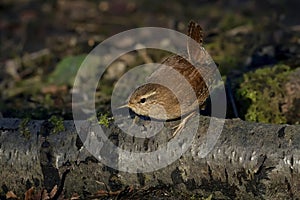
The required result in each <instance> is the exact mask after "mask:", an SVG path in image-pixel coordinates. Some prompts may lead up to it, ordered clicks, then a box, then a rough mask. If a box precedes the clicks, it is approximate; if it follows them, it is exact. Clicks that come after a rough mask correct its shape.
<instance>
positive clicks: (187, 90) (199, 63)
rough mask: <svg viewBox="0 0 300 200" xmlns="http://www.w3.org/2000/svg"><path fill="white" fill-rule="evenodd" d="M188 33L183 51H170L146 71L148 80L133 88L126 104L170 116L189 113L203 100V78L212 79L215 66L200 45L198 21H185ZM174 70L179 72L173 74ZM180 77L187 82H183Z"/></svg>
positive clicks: (146, 113)
mask: <svg viewBox="0 0 300 200" xmlns="http://www.w3.org/2000/svg"><path fill="white" fill-rule="evenodd" d="M188 36H189V39H188V41H187V49H186V52H187V55H186V56H184V57H182V56H179V55H172V56H170V57H168V58H167V59H165V60H164V61H163V62H162V65H161V66H159V67H158V69H157V70H156V71H154V72H153V73H152V74H151V75H150V77H149V78H148V80H147V81H148V83H147V84H145V85H142V86H140V87H139V88H137V89H136V90H135V91H134V92H133V94H132V95H131V97H130V99H129V101H128V107H129V108H131V109H132V110H133V111H134V112H135V113H137V114H139V115H144V116H150V117H153V118H156V119H161V120H171V119H176V118H179V117H181V116H183V115H186V114H189V113H191V112H193V111H195V110H196V109H197V108H199V106H201V105H202V104H204V102H205V101H206V99H207V97H208V96H209V91H208V86H207V85H206V83H205V81H204V80H211V79H212V77H213V74H214V70H215V68H213V67H211V66H210V65H212V64H214V63H213V61H212V59H211V58H210V56H209V55H208V53H207V52H206V51H205V50H204V48H203V47H202V42H203V31H202V28H201V27H200V25H199V24H197V23H195V22H193V21H191V22H190V23H189V27H188ZM193 40H195V41H196V43H195V41H193ZM197 43H198V44H200V45H201V47H199V45H196V44H197ZM164 65H166V66H169V67H166V66H164ZM170 67H171V69H170ZM172 69H173V70H172ZM176 73H179V74H178V75H174V74H176ZM184 79H185V80H186V81H187V82H188V83H189V84H184V83H183V82H184V81H183V80H184ZM208 84H209V81H208ZM169 88H171V89H172V90H173V91H174V92H172V91H171V90H170V89H169ZM195 98H196V99H195ZM179 99H181V100H179Z"/></svg>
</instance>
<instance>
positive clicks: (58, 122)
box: [49, 115, 65, 134]
mask: <svg viewBox="0 0 300 200" xmlns="http://www.w3.org/2000/svg"><path fill="white" fill-rule="evenodd" d="M49 122H51V123H52V124H53V126H54V127H53V129H52V133H54V134H57V133H59V132H62V131H65V126H64V123H63V122H64V120H63V118H62V117H57V116H54V115H53V116H51V118H50V119H49Z"/></svg>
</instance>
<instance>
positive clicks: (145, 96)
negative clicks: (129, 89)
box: [141, 91, 156, 98]
mask: <svg viewBox="0 0 300 200" xmlns="http://www.w3.org/2000/svg"><path fill="white" fill-rule="evenodd" d="M155 94H156V91H154V92H151V93H149V94H145V95H144V96H141V98H148V97H150V96H152V95H155Z"/></svg>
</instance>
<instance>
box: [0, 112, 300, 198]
mask: <svg viewBox="0 0 300 200" xmlns="http://www.w3.org/2000/svg"><path fill="white" fill-rule="evenodd" d="M209 121H210V118H209V117H205V116H200V118H199V122H200V124H201V126H200V128H199V129H198V131H197V133H196V135H195V136H194V138H193V140H192V143H191V145H190V146H189V148H188V150H187V151H186V152H185V153H184V154H183V155H182V156H180V158H179V159H177V160H176V161H175V162H173V163H167V166H166V167H163V168H161V169H158V170H156V171H152V172H143V169H140V171H136V173H128V172H126V171H119V170H118V169H114V168H111V167H110V166H106V165H104V164H103V163H105V162H102V161H101V162H100V161H98V160H97V159H96V158H95V156H94V155H92V154H91V153H89V152H88V150H87V149H86V148H85V146H84V145H83V144H87V143H86V142H87V141H88V140H87V138H84V137H82V134H81V137H79V135H78V134H77V131H76V128H75V125H74V122H73V121H64V127H65V131H62V132H58V133H54V132H53V126H51V125H49V122H47V121H42V120H31V121H27V123H25V124H24V120H21V119H0V172H1V173H0V179H1V181H0V185H1V189H0V193H2V194H3V193H5V192H7V191H14V192H15V194H17V195H18V196H22V195H23V194H24V192H25V191H26V190H28V189H29V188H31V187H35V188H37V189H41V188H45V189H47V190H48V191H49V190H51V189H52V188H53V187H54V186H55V185H58V186H59V185H61V184H62V182H61V177H62V174H63V173H64V172H65V171H66V170H68V169H71V171H70V173H68V174H67V176H66V180H65V182H64V193H65V196H67V197H70V196H71V195H72V194H73V193H75V192H76V193H78V194H79V195H80V196H81V197H82V198H85V197H87V196H89V195H91V194H95V193H96V192H97V191H99V190H109V191H118V190H121V189H122V188H125V187H126V186H128V185H131V186H134V187H135V188H142V187H150V186H158V185H167V186H172V187H173V188H174V189H175V190H178V191H180V192H183V193H185V194H188V195H192V194H199V195H203V196H209V195H212V196H213V198H215V199H297V198H300V193H299V192H298V190H299V189H300V126H299V125H273V124H261V123H250V122H245V121H242V120H239V119H227V120H225V125H224V127H223V131H222V133H221V135H220V137H219V138H218V139H217V140H216V144H215V145H214V146H213V148H212V151H210V152H209V153H208V154H207V155H206V156H205V157H203V155H202V154H201V152H200V151H201V149H199V147H200V146H201V145H203V144H202V143H201V142H202V141H201V138H202V136H203V133H204V132H205V131H206V128H207V127H208V124H209ZM172 123H173V122H166V127H165V128H163V129H162V130H161V133H159V135H158V136H154V137H152V138H134V137H132V136H130V135H127V134H126V133H123V132H122V131H121V130H120V129H119V128H118V127H117V126H115V125H111V126H109V128H105V127H103V129H104V130H105V131H104V132H105V134H106V135H107V138H109V140H110V141H112V143H113V144H115V145H116V146H118V147H120V148H121V149H128V151H129V152H130V151H132V152H134V151H141V149H142V151H143V152H153V151H155V150H157V149H158V148H159V146H161V145H163V144H164V142H168V139H166V138H167V137H166V136H168V135H170V133H171V132H172V129H171V127H172V126H173V124H172ZM80 131H82V132H84V133H85V135H86V136H87V135H88V134H90V133H91V132H93V124H92V123H90V122H87V121H86V122H83V123H82V129H81V130H80ZM83 135H84V134H83ZM84 139H86V140H84ZM105 145H106V144H104V146H103V148H102V150H104V151H106V150H107V151H109V150H108V149H107V147H109V146H105ZM109 153H110V155H111V158H114V161H113V162H114V165H115V166H118V165H120V164H122V162H121V161H122V160H124V159H125V158H122V155H120V154H119V153H118V152H117V151H111V152H109ZM162 158H163V157H162ZM102 159H105V158H102ZM140 159H142V158H140ZM100 160H101V159H100ZM141 162H142V160H141ZM136 164H137V163H129V164H127V165H128V166H129V167H130V166H131V165H132V166H136ZM148 164H149V165H151V163H148Z"/></svg>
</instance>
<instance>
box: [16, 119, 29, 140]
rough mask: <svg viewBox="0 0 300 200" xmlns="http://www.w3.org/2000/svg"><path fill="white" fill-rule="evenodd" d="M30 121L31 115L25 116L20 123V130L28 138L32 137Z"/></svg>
mask: <svg viewBox="0 0 300 200" xmlns="http://www.w3.org/2000/svg"><path fill="white" fill-rule="evenodd" d="M29 121H30V118H29V117H26V118H24V119H23V120H22V121H21V123H20V124H19V130H20V133H21V134H22V135H23V136H24V137H25V138H26V139H29V138H30V135H31V133H30V130H29V128H28V123H29Z"/></svg>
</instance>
